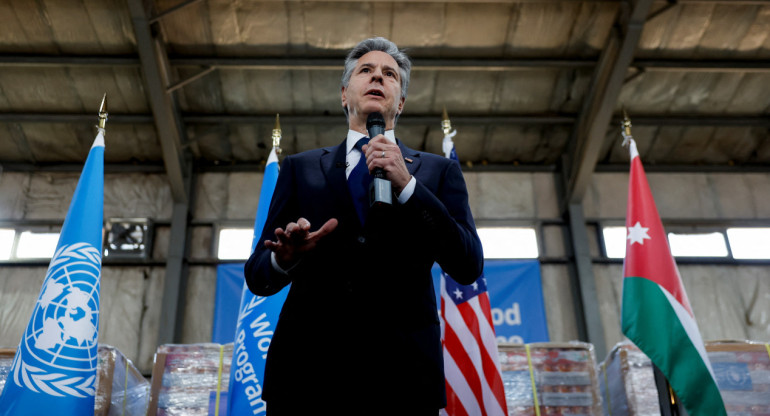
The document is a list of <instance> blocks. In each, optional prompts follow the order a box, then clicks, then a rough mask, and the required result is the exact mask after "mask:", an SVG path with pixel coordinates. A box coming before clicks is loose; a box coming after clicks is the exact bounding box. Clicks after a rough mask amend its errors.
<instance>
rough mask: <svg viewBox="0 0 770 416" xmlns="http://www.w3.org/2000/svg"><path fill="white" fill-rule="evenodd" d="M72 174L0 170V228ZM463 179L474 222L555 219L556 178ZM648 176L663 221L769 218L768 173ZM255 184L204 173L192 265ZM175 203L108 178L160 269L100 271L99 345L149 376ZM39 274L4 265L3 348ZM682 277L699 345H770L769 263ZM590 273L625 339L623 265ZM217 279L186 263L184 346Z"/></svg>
mask: <svg viewBox="0 0 770 416" xmlns="http://www.w3.org/2000/svg"><path fill="white" fill-rule="evenodd" d="M77 176H78V175H75V174H65V173H35V174H31V173H10V172H6V173H2V174H0V196H2V197H0V220H3V221H9V220H10V221H21V222H23V221H29V220H56V221H59V222H61V221H63V218H64V215H65V214H66V210H67V207H68V205H69V201H70V199H71V196H72V192H73V191H74V188H75V184H76V182H77ZM465 176H466V181H467V183H468V190H469V195H470V204H471V209H472V211H473V213H474V216H475V218H476V219H477V222H478V223H480V224H485V223H487V224H498V225H499V224H505V223H510V224H514V225H522V224H528V223H530V224H531V223H534V222H537V221H546V222H549V221H550V222H553V221H557V222H558V221H560V215H559V210H558V201H557V192H556V183H555V180H556V174H552V173H492V172H488V173H478V172H469V173H466V175H465ZM649 180H650V184H651V187H652V189H653V193H654V195H655V197H656V200H657V203H658V208H659V210H660V212H661V216H662V217H663V218H664V221H665V220H666V219H670V218H676V219H692V220H698V219H705V220H715V219H757V220H762V219H767V218H769V217H770V204H769V203H768V202H770V175H766V174H740V175H739V174H665V175H664V174H650V175H649ZM261 181H262V174H260V173H205V174H201V175H198V176H197V177H196V181H195V200H194V204H193V222H194V226H192V227H191V234H190V235H191V237H190V238H191V241H190V253H189V255H190V258H191V261H192V262H196V261H198V263H200V262H201V261H202V260H206V261H211V260H212V258H213V256H214V251H213V249H214V242H215V241H214V240H215V235H216V228H217V226H220V225H227V224H237V225H241V226H250V225H251V222H252V221H253V216H254V212H255V210H256V206H257V203H258V195H259V188H260V184H261ZM627 182H628V175H627V174H618V173H599V174H596V175H595V176H594V181H593V185H592V186H591V188H590V189H589V192H588V194H587V196H586V199H585V202H584V209H585V215H586V217H587V218H590V219H594V220H603V219H609V220H622V219H623V218H624V217H625V210H626V206H625V204H626V198H627V192H628V191H627V186H628V185H627ZM171 205H172V201H171V197H170V193H169V189H168V186H167V184H166V182H165V179H164V177H163V175H155V174H119V175H118V174H108V175H106V177H105V215H104V216H105V219H107V218H110V217H149V218H151V219H153V220H154V221H156V222H158V224H157V226H156V236H155V244H154V249H153V254H152V259H153V260H157V261H158V262H159V265H155V264H153V265H150V266H104V268H103V273H102V292H101V302H102V305H103V307H102V310H101V316H100V333H99V339H100V342H103V343H107V344H111V345H114V346H116V347H118V348H119V349H120V350H121V351H123V352H124V353H125V354H126V355H127V356H128V357H129V358H131V359H132V360H133V361H134V362H135V363H136V364H137V366H138V367H139V368H140V369H141V370H142V371H145V372H149V371H150V368H151V365H152V358H153V354H154V352H155V348H156V340H157V331H158V321H159V314H160V311H161V305H160V300H161V297H162V289H163V281H164V278H165V269H164V267H163V266H162V262H163V261H165V257H166V253H167V250H168V240H169V228H168V221H169V219H170V216H171ZM589 234H591V233H589ZM592 235H593V234H592ZM540 237H541V238H542V239H543V243H542V246H543V248H544V253H542V255H543V256H545V257H547V258H566V257H567V256H568V253H569V250H568V249H567V248H565V246H564V227H563V226H561V225H558V224H556V225H550V226H545V227H544V228H543V235H541V236H540ZM591 245H592V247H591V252H592V254H593V255H594V256H596V255H598V245H597V242H596V241H595V240H593V241H592V242H591ZM204 263H205V262H204ZM46 268H47V266H46V265H39V266H29V267H27V266H25V267H21V266H8V265H5V266H0V322H2V325H0V346H10V347H15V346H16V345H17V343H18V341H19V338H20V337H21V334H22V333H23V331H24V328H25V327H26V325H27V321H28V319H29V316H30V314H31V313H32V309H33V308H34V303H35V301H36V299H37V296H38V292H39V291H40V285H41V283H42V280H43V277H44V276H45V272H46ZM680 271H681V274H682V277H683V279H684V283H685V287H686V289H687V291H688V294H689V297H690V301H691V303H692V305H693V309H694V312H695V314H696V318H697V319H698V321H699V324H700V328H701V331H702V333H703V336H704V339H706V340H710V339H725V338H739V339H754V340H762V341H768V340H770V267H767V266H757V265H746V266H706V265H685V266H680ZM541 272H542V279H543V295H544V297H545V300H546V314H547V319H548V325H549V333H550V337H551V339H552V340H553V341H568V340H573V339H577V337H578V334H577V329H576V323H575V322H576V320H575V317H574V306H573V302H572V296H571V288H570V277H569V276H570V275H569V267H568V265H567V264H561V263H559V262H550V263H547V264H544V265H542V267H541ZM594 273H595V276H596V281H597V291H598V298H599V302H600V308H601V311H602V324H603V325H604V329H605V334H606V338H607V340H606V344H607V347H610V346H611V345H613V344H614V343H615V342H618V341H620V340H621V334H620V330H619V322H618V319H619V318H618V316H619V311H620V301H619V299H620V291H621V280H620V279H621V266H620V265H619V264H600V263H596V264H594ZM215 281H216V267H215V266H214V265H207V264H204V265H192V266H190V268H189V278H188V285H187V293H186V300H187V307H186V310H185V321H184V324H183V331H182V342H184V343H194V342H207V341H209V340H210V337H211V326H212V321H213V310H214V295H215Z"/></svg>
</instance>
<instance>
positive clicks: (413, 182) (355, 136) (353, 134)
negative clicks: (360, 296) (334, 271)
mask: <svg viewBox="0 0 770 416" xmlns="http://www.w3.org/2000/svg"><path fill="white" fill-rule="evenodd" d="M384 135H385V138H386V139H388V140H389V141H390V142H392V143H393V144H396V134H395V133H394V132H393V130H385V133H384ZM362 137H367V136H366V135H365V134H361V133H359V132H357V131H355V130H348V138H347V140H346V141H345V147H346V149H347V154H346V156H345V163H346V165H345V178H349V177H350V172H352V171H353V168H354V167H356V165H357V164H358V161H359V160H361V151H360V150H358V149H356V143H358V141H359V140H360V139H361V138H362ZM415 186H417V179H415V178H414V176H412V178H411V179H409V183H407V184H406V186H405V187H404V189H403V190H402V191H401V193H400V194H399V195H398V202H399V203H400V204H404V203H406V201H408V200H409V198H410V197H411V196H412V194H413V193H414V187H415ZM270 263H272V264H273V269H275V270H276V271H278V272H280V273H283V274H289V271H290V270H291V269H293V268H294V266H296V264H295V265H293V266H292V267H290V268H289V269H288V270H284V269H283V268H281V266H279V265H278V261H276V259H275V252H273V253H270ZM297 264H299V263H297Z"/></svg>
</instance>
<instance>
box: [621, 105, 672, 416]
mask: <svg viewBox="0 0 770 416" xmlns="http://www.w3.org/2000/svg"><path fill="white" fill-rule="evenodd" d="M620 134H621V135H622V136H623V147H628V146H630V145H631V141H633V140H634V136H633V135H632V134H631V119H630V118H629V117H628V113H627V112H626V110H625V109H623V120H622V121H621V122H620ZM651 364H652V373H653V377H654V378H655V388H656V390H657V391H658V405H659V407H660V416H684V415H687V413H686V412H685V411H684V408H683V407H682V403H681V402H680V401H679V399H678V398H677V397H676V394H675V393H674V390H672V389H671V385H670V384H669V382H668V379H666V376H665V375H664V374H663V371H661V370H660V368H658V366H657V365H655V364H654V363H651Z"/></svg>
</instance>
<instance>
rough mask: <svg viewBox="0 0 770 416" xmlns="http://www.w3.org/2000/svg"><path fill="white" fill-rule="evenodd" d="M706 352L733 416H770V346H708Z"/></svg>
mask: <svg viewBox="0 0 770 416" xmlns="http://www.w3.org/2000/svg"><path fill="white" fill-rule="evenodd" d="M706 352H707V353H708V356H709V360H710V361H711V366H712V367H713V368H714V375H716V378H717V384H718V385H719V391H720V392H721V393H722V399H723V400H724V402H725V407H726V408H727V413H728V414H729V415H731V416H768V415H770V344H763V343H757V342H751V341H740V342H708V343H706Z"/></svg>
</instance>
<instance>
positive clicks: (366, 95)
mask: <svg viewBox="0 0 770 416" xmlns="http://www.w3.org/2000/svg"><path fill="white" fill-rule="evenodd" d="M342 106H343V107H347V109H348V117H349V119H350V125H351V127H353V126H356V125H360V124H361V123H363V124H364V125H365V123H366V117H367V116H368V115H369V114H371V113H374V112H380V113H382V115H383V117H384V118H385V123H386V128H388V129H392V128H393V122H394V120H395V118H396V115H397V114H399V113H401V110H402V109H403V108H404V99H403V98H401V72H399V69H398V64H397V63H396V60H395V59H393V57H392V56H390V55H388V54H387V53H385V52H380V51H372V52H369V53H367V54H366V55H364V56H362V57H361V58H359V59H358V63H357V64H356V67H355V68H354V69H353V74H352V75H351V76H350V81H349V82H348V86H347V87H342Z"/></svg>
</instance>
